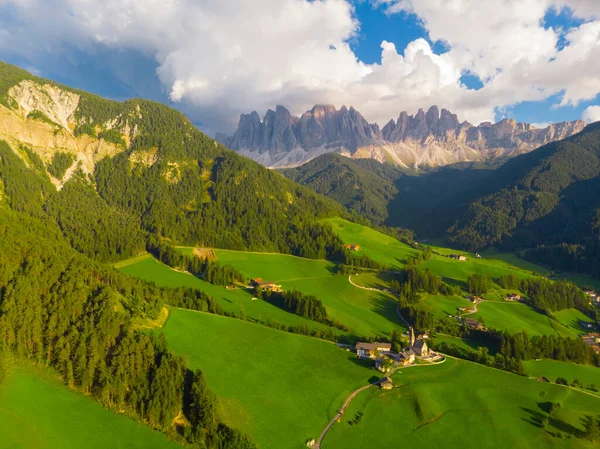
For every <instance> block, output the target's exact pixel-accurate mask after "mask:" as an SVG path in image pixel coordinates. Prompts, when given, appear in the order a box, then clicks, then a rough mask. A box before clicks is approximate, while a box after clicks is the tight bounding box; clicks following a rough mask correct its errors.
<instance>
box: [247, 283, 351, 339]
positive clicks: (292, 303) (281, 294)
mask: <svg viewBox="0 0 600 449" xmlns="http://www.w3.org/2000/svg"><path fill="white" fill-rule="evenodd" d="M254 294H255V295H256V297H257V298H260V299H264V300H265V301H267V302H269V303H271V304H273V305H275V306H277V307H280V308H282V309H283V310H286V311H288V312H290V313H293V314H295V315H298V316H301V317H303V318H307V319H309V320H313V321H316V322H318V323H323V324H326V325H328V326H332V327H336V328H338V329H341V330H343V331H349V330H350V329H348V327H347V326H345V325H343V324H342V323H340V322H338V321H336V320H334V319H332V318H331V317H329V316H328V315H327V309H326V308H325V305H324V304H323V303H322V302H321V300H320V299H318V298H317V297H316V296H313V295H306V294H304V293H302V292H299V291H297V290H290V291H273V290H263V289H261V288H260V287H256V288H255V289H254Z"/></svg>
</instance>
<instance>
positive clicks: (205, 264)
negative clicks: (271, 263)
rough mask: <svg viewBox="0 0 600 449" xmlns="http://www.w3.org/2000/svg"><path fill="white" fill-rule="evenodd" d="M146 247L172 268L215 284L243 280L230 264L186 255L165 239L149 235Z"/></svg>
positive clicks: (229, 283) (226, 283) (227, 283)
mask: <svg viewBox="0 0 600 449" xmlns="http://www.w3.org/2000/svg"><path fill="white" fill-rule="evenodd" d="M146 249H147V250H148V252H149V253H151V254H152V255H154V256H155V257H156V258H157V259H159V260H161V261H162V262H164V263H165V264H167V265H168V266H170V267H172V268H178V269H181V270H184V271H188V272H190V273H192V274H193V275H195V276H198V277H199V278H201V279H203V280H205V281H206V282H210V283H211V284H216V285H231V284H233V283H234V282H242V281H244V276H243V275H242V273H240V272H239V271H238V270H237V269H236V268H235V267H233V266H231V265H221V264H220V263H219V262H218V261H214V260H210V259H208V258H207V257H204V258H203V257H198V256H188V255H186V254H184V253H182V252H181V251H178V250H177V249H176V248H175V247H174V246H173V245H171V244H170V243H168V242H167V241H165V240H161V239H159V238H157V237H155V236H151V237H150V239H149V240H148V242H147V243H146Z"/></svg>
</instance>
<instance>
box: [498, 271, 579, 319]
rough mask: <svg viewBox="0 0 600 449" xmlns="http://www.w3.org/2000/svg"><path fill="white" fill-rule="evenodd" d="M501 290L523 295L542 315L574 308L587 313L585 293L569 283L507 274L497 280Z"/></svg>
mask: <svg viewBox="0 0 600 449" xmlns="http://www.w3.org/2000/svg"><path fill="white" fill-rule="evenodd" d="M498 284H499V285H500V286H501V287H502V288H507V289H515V290H519V291H521V292H523V293H525V294H526V295H527V297H528V299H529V303H530V305H531V306H532V307H534V308H536V309H537V310H539V311H541V312H543V313H551V312H554V311H557V310H563V309H570V308H576V309H579V310H581V311H583V312H589V311H590V307H589V299H588V297H587V295H586V294H585V292H583V291H582V290H581V289H580V288H579V287H577V286H576V285H574V284H571V283H570V282H553V281H550V280H548V279H542V278H537V277H535V278H528V279H521V278H519V277H517V276H515V275H514V274H508V275H504V276H502V277H501V278H500V279H498Z"/></svg>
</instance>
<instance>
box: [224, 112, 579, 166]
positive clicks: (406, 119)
mask: <svg viewBox="0 0 600 449" xmlns="http://www.w3.org/2000/svg"><path fill="white" fill-rule="evenodd" d="M584 127H585V122H583V121H581V120H578V121H574V122H563V123H555V124H553V125H550V126H548V127H547V128H544V129H537V128H536V127H534V126H533V125H530V124H528V123H517V122H516V121H514V120H509V119H504V120H501V121H500V122H498V123H495V124H492V123H489V122H486V123H481V124H480V125H479V126H474V125H472V124H470V123H469V122H462V123H461V122H460V121H459V119H458V117H457V116H456V114H453V113H451V112H450V111H448V110H446V109H442V110H441V111H440V110H439V109H438V107H437V106H432V107H431V108H429V110H428V111H427V112H425V111H423V110H422V109H420V110H419V111H418V112H417V114H415V115H414V116H412V115H408V113H406V112H402V113H401V114H400V115H399V117H398V119H397V120H390V121H389V122H388V123H387V124H386V125H385V126H384V127H383V128H382V129H381V130H380V129H379V126H378V125H377V124H370V123H368V122H367V121H366V120H365V119H364V117H363V116H362V115H361V114H360V113H359V112H358V111H357V110H356V109H354V108H352V107H351V108H349V109H348V108H346V107H345V106H343V107H342V108H341V109H339V110H337V109H336V108H335V107H333V106H331V105H316V106H314V107H313V108H312V109H311V110H310V111H307V112H305V113H304V114H302V116H300V117H294V116H292V115H291V114H290V113H289V111H288V110H287V109H285V108H284V107H283V106H277V108H276V109H275V111H272V110H269V111H267V113H266V114H265V117H264V118H263V120H262V121H261V120H260V117H259V115H258V113H256V112H252V113H251V114H243V115H242V116H241V117H240V122H239V125H238V129H237V131H236V132H235V134H234V135H233V137H231V138H230V139H224V138H221V141H225V143H226V144H227V145H228V146H229V147H230V148H232V149H234V150H237V151H238V152H240V153H242V154H244V155H246V156H248V157H250V158H252V159H254V160H256V161H258V162H260V163H262V164H263V165H266V166H267V167H293V166H297V165H301V164H303V163H305V162H308V161H309V160H311V159H314V158H315V157H317V156H319V155H321V154H324V153H331V152H337V153H341V154H344V155H346V156H349V157H353V158H372V159H376V160H378V161H381V162H385V161H387V162H392V163H394V164H396V165H401V166H415V167H418V166H424V165H428V166H439V165H447V164H451V163H455V162H461V161H481V160H489V159H493V158H497V157H502V156H513V155H517V154H521V153H524V152H528V151H531V150H533V149H535V148H538V147H540V146H542V145H545V144H547V143H549V142H552V141H555V140H560V139H564V138H566V137H569V136H570V135H572V134H575V133H577V132H579V131H581V130H582V129H583V128H584Z"/></svg>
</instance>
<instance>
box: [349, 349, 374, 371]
mask: <svg viewBox="0 0 600 449" xmlns="http://www.w3.org/2000/svg"><path fill="white" fill-rule="evenodd" d="M348 361H350V362H352V363H354V364H355V365H358V366H360V367H362V368H373V369H375V361H374V360H371V359H359V358H358V357H356V354H355V353H353V352H350V353H349V354H348Z"/></svg>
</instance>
